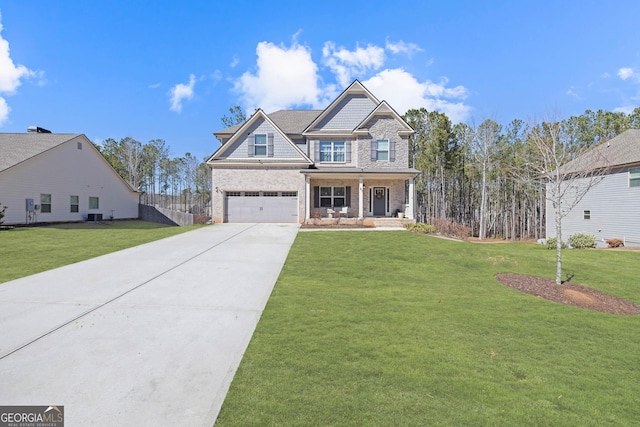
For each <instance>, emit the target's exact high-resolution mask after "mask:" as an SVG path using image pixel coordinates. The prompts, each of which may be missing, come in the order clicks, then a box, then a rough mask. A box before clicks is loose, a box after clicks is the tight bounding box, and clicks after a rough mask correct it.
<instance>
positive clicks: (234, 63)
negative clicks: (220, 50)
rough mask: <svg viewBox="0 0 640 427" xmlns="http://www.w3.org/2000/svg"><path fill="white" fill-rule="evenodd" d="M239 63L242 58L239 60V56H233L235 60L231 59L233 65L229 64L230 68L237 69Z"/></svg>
mask: <svg viewBox="0 0 640 427" xmlns="http://www.w3.org/2000/svg"><path fill="white" fill-rule="evenodd" d="M239 63H240V58H238V55H233V58H231V63H229V67H231V68H235V67H236V66H237V65H238V64H239Z"/></svg>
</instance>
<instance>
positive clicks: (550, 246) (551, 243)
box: [547, 237, 567, 249]
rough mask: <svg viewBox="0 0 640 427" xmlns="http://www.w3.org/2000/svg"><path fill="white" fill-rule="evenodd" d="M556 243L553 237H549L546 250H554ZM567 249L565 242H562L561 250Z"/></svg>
mask: <svg viewBox="0 0 640 427" xmlns="http://www.w3.org/2000/svg"><path fill="white" fill-rule="evenodd" d="M557 242H558V239H557V238H555V237H551V238H550V239H547V249H556V244H557ZM566 248H567V244H566V243H565V242H562V249H566Z"/></svg>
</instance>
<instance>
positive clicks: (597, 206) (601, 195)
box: [546, 129, 640, 247]
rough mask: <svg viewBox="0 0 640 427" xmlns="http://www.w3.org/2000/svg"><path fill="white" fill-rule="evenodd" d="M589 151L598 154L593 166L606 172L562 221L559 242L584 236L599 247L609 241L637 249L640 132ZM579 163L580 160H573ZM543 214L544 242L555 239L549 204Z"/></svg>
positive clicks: (639, 235)
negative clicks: (545, 219) (619, 242)
mask: <svg viewBox="0 0 640 427" xmlns="http://www.w3.org/2000/svg"><path fill="white" fill-rule="evenodd" d="M593 150H599V152H598V156H599V157H600V158H601V159H602V164H600V165H596V166H597V167H602V168H607V167H608V170H607V172H606V174H605V175H604V176H603V178H602V180H601V181H599V182H598V183H597V184H596V185H594V186H593V187H592V188H591V189H590V190H589V191H588V192H587V193H586V194H585V196H584V197H583V198H582V199H581V200H580V201H579V202H578V204H577V205H576V206H575V207H574V208H573V209H572V210H571V211H569V213H568V214H567V215H566V216H565V217H564V218H563V219H562V240H563V241H567V239H568V238H569V236H571V235H573V234H576V233H585V234H591V235H593V236H595V237H596V241H597V244H598V246H600V247H605V246H607V245H606V243H605V242H606V240H609V239H612V238H617V239H621V240H623V241H624V242H625V245H626V246H640V129H631V130H627V131H626V132H623V133H622V134H620V135H618V136H616V137H615V138H613V139H611V140H610V141H608V142H605V143H603V144H601V145H599V146H598V147H596V148H594V149H593ZM593 150H592V151H590V152H587V153H585V155H584V156H589V155H592V154H593ZM582 159H584V158H582ZM580 161H581V158H580V157H579V158H577V159H576V160H574V162H580ZM570 165H571V163H569V164H568V166H570ZM546 213H547V215H546V218H547V221H546V226H547V238H550V237H555V235H556V230H555V213H554V210H553V206H551V203H549V202H547V209H546Z"/></svg>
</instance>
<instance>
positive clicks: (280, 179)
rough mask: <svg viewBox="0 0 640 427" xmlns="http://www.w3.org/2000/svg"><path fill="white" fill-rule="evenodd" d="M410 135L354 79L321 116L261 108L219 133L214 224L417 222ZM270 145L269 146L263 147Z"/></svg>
mask: <svg viewBox="0 0 640 427" xmlns="http://www.w3.org/2000/svg"><path fill="white" fill-rule="evenodd" d="M413 133H414V131H413V129H412V128H411V127H410V126H409V125H408V124H407V123H406V122H405V121H404V120H403V119H402V118H401V117H400V116H399V115H398V114H397V113H396V112H395V110H393V108H391V106H389V105H388V104H387V103H386V102H385V101H382V102H381V101H378V99H376V98H375V96H374V95H373V94H371V93H370V92H369V91H368V90H367V89H366V88H365V87H364V86H363V85H362V84H361V83H360V82H359V81H357V80H356V81H354V82H353V83H352V84H351V85H350V86H349V87H348V88H347V89H345V90H344V91H343V92H342V94H340V95H339V96H338V97H337V98H336V99H335V100H334V101H333V102H332V103H331V104H330V105H329V106H328V107H327V108H326V109H324V110H281V111H276V112H274V113H271V114H266V113H265V112H264V111H262V110H260V109H259V110H257V111H256V112H255V113H254V114H253V115H252V116H251V117H250V118H249V119H248V120H247V121H246V122H245V123H243V124H241V125H236V126H232V127H230V128H228V129H224V130H222V131H219V132H216V133H215V134H214V135H215V136H216V137H217V138H218V139H219V140H220V143H221V146H220V148H219V149H218V150H217V151H216V152H215V153H214V154H213V155H212V156H211V157H210V158H209V160H208V161H207V164H208V165H209V167H211V176H212V188H213V194H212V203H213V221H214V222H297V223H303V222H306V221H308V220H310V219H311V218H323V217H333V216H334V215H340V216H348V217H352V218H362V219H364V218H366V217H391V216H394V215H396V214H397V213H398V212H402V213H403V214H404V215H406V218H408V219H412V220H413V219H414V218H415V188H414V178H415V176H416V175H417V174H418V173H419V172H418V171H417V170H415V169H412V168H409V155H408V153H409V137H410V136H411V135H412V134H413ZM265 145H266V148H264V147H265Z"/></svg>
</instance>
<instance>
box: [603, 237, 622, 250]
mask: <svg viewBox="0 0 640 427" xmlns="http://www.w3.org/2000/svg"><path fill="white" fill-rule="evenodd" d="M607 245H609V247H610V248H618V247H620V246H624V242H623V241H622V240H620V239H609V240H607Z"/></svg>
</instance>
